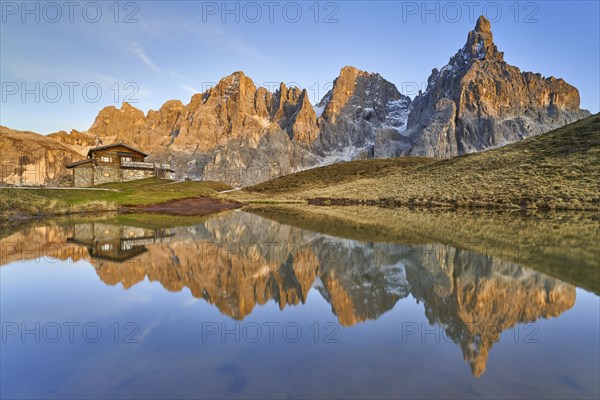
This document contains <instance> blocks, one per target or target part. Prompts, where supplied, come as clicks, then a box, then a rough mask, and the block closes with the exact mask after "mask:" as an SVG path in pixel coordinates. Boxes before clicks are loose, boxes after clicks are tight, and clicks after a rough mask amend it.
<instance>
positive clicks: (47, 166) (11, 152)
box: [0, 126, 81, 185]
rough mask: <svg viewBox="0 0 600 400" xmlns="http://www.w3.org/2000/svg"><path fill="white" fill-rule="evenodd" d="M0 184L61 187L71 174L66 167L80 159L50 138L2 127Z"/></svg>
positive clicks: (73, 151) (0, 139)
mask: <svg viewBox="0 0 600 400" xmlns="http://www.w3.org/2000/svg"><path fill="white" fill-rule="evenodd" d="M0 153H1V157H0V160H1V165H0V168H1V170H0V182H1V183H5V184H9V185H58V184H63V183H67V182H68V181H69V179H70V176H71V173H70V171H68V170H67V169H66V168H65V164H68V163H71V162H73V161H76V160H78V159H80V158H81V155H80V154H79V153H77V152H76V151H75V150H73V149H71V148H70V147H67V146H66V145H64V144H62V143H60V142H59V141H57V140H54V139H52V138H50V137H47V136H44V135H40V134H38V133H35V132H29V131H17V130H12V129H9V128H7V127H5V126H0Z"/></svg>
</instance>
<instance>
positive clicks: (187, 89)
mask: <svg viewBox="0 0 600 400" xmlns="http://www.w3.org/2000/svg"><path fill="white" fill-rule="evenodd" d="M181 88H182V89H183V90H185V91H186V92H189V93H190V94H196V93H200V90H198V89H196V88H194V87H191V86H189V85H181Z"/></svg>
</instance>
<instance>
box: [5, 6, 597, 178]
mask: <svg viewBox="0 0 600 400" xmlns="http://www.w3.org/2000/svg"><path fill="white" fill-rule="evenodd" d="M315 102H316V99H315ZM579 105H580V100H579V92H578V90H577V89H576V88H574V87H573V86H571V85H569V84H568V83H566V82H565V81H564V80H562V79H557V78H554V77H549V78H545V77H542V76H541V75H540V74H536V73H532V72H521V71H520V70H519V68H517V67H514V66H511V65H509V64H507V63H506V62H505V61H504V54H503V53H502V52H500V51H498V49H497V47H496V45H495V44H494V41H493V34H492V31H491V26H490V22H489V21H488V20H487V19H486V18H485V17H480V18H479V19H478V21H477V24H476V26H475V28H474V30H473V31H471V32H469V34H468V36H467V42H466V44H465V45H464V46H463V47H462V48H461V49H460V50H459V51H458V52H457V53H456V54H455V55H454V56H453V57H452V58H450V61H449V62H448V64H447V65H446V66H444V67H442V68H441V69H439V70H438V69H437V68H434V69H433V70H432V72H431V74H430V76H429V78H428V81H427V90H426V91H425V92H424V93H420V94H419V95H418V96H416V97H415V99H414V100H413V101H411V99H410V98H409V97H407V96H405V95H403V94H401V93H400V92H399V91H398V89H397V88H396V86H394V84H392V83H391V82H388V81H387V80H385V79H384V78H383V77H382V76H381V75H379V74H377V73H369V72H365V71H361V70H359V69H357V68H354V67H351V66H346V67H343V68H342V69H341V70H340V73H339V76H338V77H337V78H336V79H335V80H334V81H333V86H332V88H331V90H329V91H328V92H327V94H326V95H325V96H324V97H323V98H322V99H321V100H320V101H319V102H318V103H317V104H316V105H314V106H313V105H312V104H311V99H309V95H308V92H307V90H306V89H301V88H298V87H288V86H287V85H285V84H283V83H281V84H280V85H279V87H278V88H277V89H276V90H274V91H272V92H271V91H269V90H267V89H266V88H264V87H260V85H257V84H255V82H253V81H252V79H250V77H248V76H246V75H245V74H244V73H243V72H241V71H237V72H234V73H232V74H231V75H229V76H226V77H224V78H222V79H221V80H220V81H219V83H218V84H217V85H216V86H214V87H212V88H210V89H208V90H206V91H204V92H203V93H197V94H194V95H193V96H192V98H191V99H190V101H189V103H187V104H184V103H183V102H181V101H179V100H169V101H167V102H165V103H164V104H163V105H162V106H161V107H160V109H158V110H150V111H148V113H147V114H144V112H143V111H142V110H139V109H137V108H135V107H134V106H133V105H131V104H128V103H123V104H122V106H121V107H120V108H116V107H114V106H110V107H105V108H104V109H102V110H100V112H99V113H98V115H97V117H96V119H95V120H94V122H93V124H92V126H91V127H90V128H89V129H88V130H87V131H86V132H77V131H73V132H71V134H66V132H64V131H60V132H57V133H55V134H51V135H49V136H48V137H49V138H51V139H54V140H55V141H57V142H59V143H60V144H62V145H63V146H64V148H61V151H62V153H61V152H60V151H59V150H58V148H57V149H52V150H50V149H49V148H50V147H51V144H48V143H46V144H44V146H43V147H44V150H43V151H42V150H40V143H41V141H43V139H41V138H40V137H41V135H37V136H38V137H36V138H33V137H32V136H31V135H26V134H19V135H17V136H20V137H15V135H7V134H4V133H3V134H2V136H3V138H2V140H3V142H2V143H3V152H4V151H5V150H4V148H6V153H7V154H9V158H8V160H9V163H12V164H15V160H16V161H19V160H21V161H19V162H20V163H21V164H19V165H21V167H20V168H21V170H26V171H27V175H28V176H29V177H30V178H26V179H23V178H22V174H21V175H19V171H18V170H16V169H15V170H14V171H13V172H11V173H9V174H7V175H8V176H7V178H6V179H3V181H5V182H6V183H11V184H28V183H32V184H47V183H49V182H53V181H54V180H55V179H60V178H61V177H64V176H67V175H68V171H67V170H66V169H65V168H64V164H65V163H66V162H65V160H68V161H71V160H70V159H69V157H70V156H69V155H67V154H66V153H68V150H72V151H75V152H78V153H81V154H85V153H86V152H87V150H88V149H89V147H91V146H92V145H94V144H95V137H96V136H98V137H99V138H100V139H101V140H102V141H103V143H104V144H110V143H115V142H123V143H126V144H129V145H132V146H134V147H137V148H139V149H140V150H142V151H145V152H147V153H149V154H151V157H150V159H149V160H150V161H160V162H165V163H166V162H168V163H169V164H171V165H172V166H173V167H174V169H175V171H176V172H177V174H176V177H177V178H194V179H203V180H216V181H222V182H225V183H228V184H231V185H234V186H240V187H241V186H249V185H252V184H255V183H258V182H262V181H266V180H269V179H272V178H275V177H277V176H281V175H285V174H289V173H293V172H297V171H301V170H305V169H308V168H313V167H315V166H321V165H326V164H331V163H335V162H340V161H350V160H357V159H367V158H383V157H398V156H406V155H418V156H432V157H438V158H447V157H454V156H457V155H461V154H465V153H470V152H475V151H481V150H485V149H489V148H493V147H498V146H502V145H504V144H507V143H511V142H515V141H518V140H521V139H524V138H527V137H530V136H533V135H537V134H540V133H543V132H547V131H549V130H552V129H555V128H559V127H561V126H563V125H565V124H568V123H571V122H574V121H576V120H578V119H581V118H583V117H585V116H587V115H589V112H587V111H585V110H581V109H580V108H579ZM3 129H4V130H6V128H3ZM22 141H27V142H28V143H32V146H33V148H34V149H35V151H34V153H32V155H31V156H30V155H29V154H28V152H27V150H26V147H20V145H19V143H20V142H22ZM65 149H67V150H65ZM65 152H66V153H65ZM17 164H18V163H17ZM34 169H35V171H36V173H37V174H38V177H36V178H33V176H34V174H33V172H32V171H33V170H34ZM15 171H16V172H15Z"/></svg>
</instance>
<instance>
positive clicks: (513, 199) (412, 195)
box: [231, 114, 600, 209]
mask: <svg viewBox="0 0 600 400" xmlns="http://www.w3.org/2000/svg"><path fill="white" fill-rule="evenodd" d="M231 197H235V198H237V199H239V200H245V201H286V200H288V201H289V200H307V199H314V198H331V199H352V200H358V201H379V200H381V199H393V200H394V201H396V202H400V203H403V204H414V205H440V206H479V207H481V206H495V207H523V206H527V207H530V208H550V209H554V208H557V209H561V208H566V209H598V208H599V207H600V114H596V115H592V116H590V117H588V118H586V119H583V120H581V121H578V122H575V123H573V124H570V125H567V126H564V127H562V128H560V129H557V130H554V131H551V132H548V133H545V134H543V135H539V136H536V137H533V138H529V139H527V140H524V141H521V142H518V143H514V144H511V145H507V146H504V147H501V148H498V149H494V150H489V151H485V152H480V153H474V154H468V155H464V156H461V157H455V158H452V159H447V160H433V159H429V158H397V159H392V160H367V161H353V162H348V163H341V164H334V165H330V166H327V167H322V168H316V169H313V170H308V171H303V172H300V173H296V174H293V175H288V176H284V177H280V178H277V179H273V180H271V181H268V182H264V183H261V184H258V185H255V186H253V187H250V188H248V189H246V190H243V191H239V192H233V193H232V194H231Z"/></svg>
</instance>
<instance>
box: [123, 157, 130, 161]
mask: <svg viewBox="0 0 600 400" xmlns="http://www.w3.org/2000/svg"><path fill="white" fill-rule="evenodd" d="M121 161H125V162H131V161H132V158H131V157H121Z"/></svg>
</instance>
